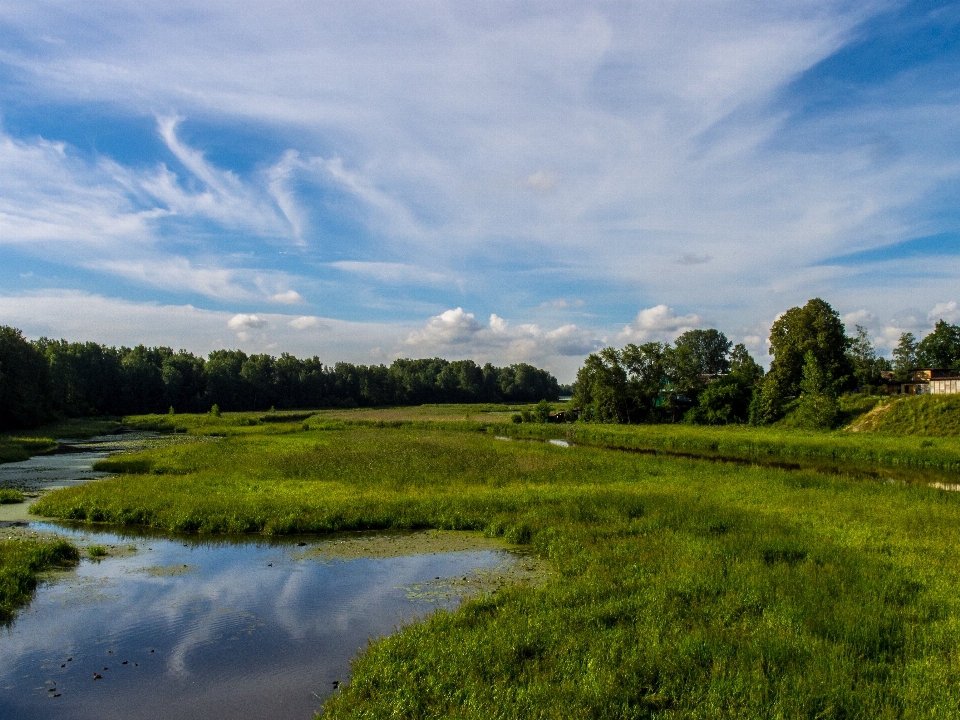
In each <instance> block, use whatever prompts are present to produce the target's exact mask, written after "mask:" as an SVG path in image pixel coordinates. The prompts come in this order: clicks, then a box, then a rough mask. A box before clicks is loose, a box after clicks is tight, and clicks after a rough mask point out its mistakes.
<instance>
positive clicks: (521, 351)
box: [404, 307, 604, 380]
mask: <svg viewBox="0 0 960 720" xmlns="http://www.w3.org/2000/svg"><path fill="white" fill-rule="evenodd" d="M603 342H604V340H603V338H602V337H601V336H600V335H598V333H597V332H596V331H595V330H592V329H585V328H580V327H578V326H576V325H573V324H566V325H562V326H560V327H558V328H555V329H552V330H549V329H544V328H542V327H541V326H540V325H537V324H534V323H522V324H518V325H512V324H511V323H510V322H508V321H507V320H505V319H504V318H502V317H500V316H499V315H497V314H496V313H494V314H492V315H490V320H489V323H488V324H487V325H484V324H483V323H482V322H480V321H478V320H477V319H476V318H475V317H474V316H473V314H472V313H467V312H464V310H463V309H462V308H459V307H458V308H456V309H454V310H447V311H446V312H444V313H441V314H440V315H436V316H434V317H432V318H430V319H429V320H428V321H427V323H426V325H425V326H423V327H422V328H420V329H418V330H415V331H413V332H411V333H409V334H407V336H406V337H405V338H404V345H405V346H406V347H407V348H411V347H412V348H416V352H414V353H413V354H415V355H418V356H425V355H441V356H444V357H448V358H449V357H451V356H456V357H466V358H472V359H474V360H476V361H477V362H496V363H501V364H503V363H514V362H528V363H532V364H535V365H539V366H540V367H544V368H546V369H548V370H551V371H552V372H555V373H558V374H559V375H560V376H562V377H563V378H566V379H567V380H570V379H572V377H573V375H574V374H575V372H576V369H577V368H578V367H579V365H580V362H581V361H582V359H583V357H584V356H586V355H587V354H588V353H590V352H593V351H594V350H596V349H598V348H599V347H601V346H602V345H603Z"/></svg>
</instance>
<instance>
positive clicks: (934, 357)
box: [916, 320, 960, 370]
mask: <svg viewBox="0 0 960 720" xmlns="http://www.w3.org/2000/svg"><path fill="white" fill-rule="evenodd" d="M916 361H917V365H918V367H925V368H950V369H953V370H960V327H957V326H956V325H951V324H950V323H948V322H946V321H945V320H938V321H937V324H936V325H935V326H934V328H933V332H932V333H930V334H929V335H927V336H926V337H925V338H924V339H923V340H921V341H920V342H919V343H918V344H917V358H916Z"/></svg>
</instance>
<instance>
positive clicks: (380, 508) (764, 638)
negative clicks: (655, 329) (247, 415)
mask: <svg viewBox="0 0 960 720" xmlns="http://www.w3.org/2000/svg"><path fill="white" fill-rule="evenodd" d="M461 415H462V413H461ZM221 420H222V422H221V424H220V425H219V426H216V425H214V424H211V423H206V424H205V423H201V421H199V420H188V422H196V426H195V428H194V429H193V430H191V431H192V432H193V431H196V432H201V431H202V432H209V433H216V434H224V435H226V437H224V438H223V439H222V440H219V441H217V442H214V443H203V444H197V445H180V446H172V447H168V448H165V449H160V450H153V451H150V452H147V453H141V454H139V455H125V456H120V457H117V458H113V459H110V460H108V461H106V462H105V463H104V464H106V465H108V466H110V467H112V468H113V469H115V470H127V471H131V472H135V473H137V474H128V475H121V476H119V477H117V478H115V479H111V480H107V481H102V482H97V483H92V484H89V485H86V486H83V487H76V488H68V489H64V490H60V491H57V492H54V493H51V494H49V495H47V496H46V497H44V498H42V499H41V500H40V501H39V502H38V503H37V504H36V505H34V506H33V509H34V512H38V513H40V514H47V515H54V516H59V517H63V518H69V519H74V520H80V521H107V522H114V523H121V524H146V525H151V526H154V527H157V528H165V529H169V530H187V531H199V532H263V533H295V532H296V533H299V532H330V531H337V530H359V529H374V528H427V527H433V528H444V529H477V530H482V531H483V532H485V533H486V534H488V535H491V536H503V537H505V538H507V539H508V540H510V541H512V542H517V543H522V544H523V543H525V544H529V545H530V546H531V548H532V549H534V550H535V551H536V552H538V553H539V554H540V555H542V556H543V557H546V558H548V559H549V560H550V561H551V562H552V563H553V565H554V567H555V569H556V576H555V578H554V579H553V580H551V581H549V582H548V583H547V584H546V585H545V586H543V587H541V588H536V589H531V588H514V589H506V590H500V591H498V592H496V593H494V594H492V595H489V596H486V597H483V598H480V599H478V600H474V601H472V602H469V603H467V604H466V605H465V606H464V607H462V608H461V609H460V610H458V611H457V612H454V613H438V614H435V615H433V616H431V617H429V618H428V619H426V620H425V621H424V622H422V623H418V624H415V625H410V626H408V627H406V628H404V629H403V630H402V631H401V632H399V633H397V634H395V635H393V636H391V637H389V638H386V639H382V640H379V641H377V642H375V643H373V644H372V645H371V646H369V647H368V648H367V650H366V651H365V652H363V653H362V654H361V656H360V657H359V658H358V659H357V661H356V662H355V664H354V667H353V676H352V679H351V681H350V682H349V683H348V684H347V685H346V686H344V687H343V689H342V692H341V693H340V694H338V695H336V696H335V697H333V698H332V699H330V700H329V701H328V703H327V705H326V708H325V715H324V717H328V718H347V717H351V718H381V717H390V718H441V717H451V716H455V717H464V718H484V719H486V718H513V717H530V718H569V717H590V718H653V717H664V718H667V717H669V718H920V717H924V718H928V717H932V718H952V717H956V716H957V714H958V712H960V496H957V495H956V494H953V493H947V492H942V491H938V490H933V489H930V488H928V487H925V486H923V485H910V484H907V485H903V484H887V483H885V482H883V481H879V480H869V479H862V478H857V477H852V476H845V475H837V474H833V475H828V474H822V473H819V472H816V471H813V470H809V471H799V472H789V471H786V470H781V469H776V468H769V467H761V466H742V465H735V464H725V463H708V462H701V461H692V460H685V459H681V458H673V457H665V456H651V455H644V454H639V453H627V452H616V451H611V450H608V449H605V448H603V447H577V448H573V449H564V448H559V447H555V446H552V445H548V444H546V443H531V442H519V441H513V442H505V441H500V440H495V439H494V438H493V437H492V435H493V433H489V432H482V433H481V432H476V429H477V428H476V424H475V422H474V421H467V420H462V421H461V420H459V419H457V420H456V422H453V421H451V422H450V425H449V429H443V426H442V425H439V424H435V425H431V424H430V423H431V422H433V421H432V420H429V419H420V420H417V421H415V422H413V421H407V422H405V421H403V420H398V419H385V418H380V419H371V420H370V422H366V421H364V422H362V423H351V422H348V421H345V420H344V419H343V418H342V417H336V416H334V417H330V416H326V417H324V416H323V415H320V416H316V417H315V418H311V419H310V420H309V421H308V424H309V425H310V426H311V427H313V426H314V424H316V426H317V428H318V429H316V430H310V431H303V430H301V429H300V428H301V425H300V422H295V423H290V424H284V423H269V424H267V425H259V426H242V425H239V424H236V425H231V424H230V423H232V422H233V420H232V419H231V418H230V417H229V416H226V415H225V416H224V418H222V419H221ZM177 422H178V423H179V422H181V416H177ZM376 423H379V424H380V425H382V427H377V426H376ZM480 427H481V428H482V424H481V425H480ZM493 427H494V428H495V427H496V426H493ZM521 427H522V428H524V429H525V430H526V431H531V432H532V431H533V430H535V429H536V428H533V427H531V426H526V425H524V426H521ZM567 429H568V428H560V430H561V431H566V430H567ZM574 429H576V430H577V431H578V432H583V433H585V434H584V435H582V436H580V437H583V438H586V439H589V438H593V439H595V440H596V441H597V443H598V444H603V443H609V444H625V443H629V442H633V443H641V442H648V441H649V438H650V435H649V434H648V435H644V434H640V435H636V434H635V430H634V429H633V428H626V429H621V428H612V427H602V426H583V427H582V428H581V427H576V426H575V428H574ZM547 430H556V428H549V427H547V428H540V430H539V431H540V432H546V431H547ZM691 430H697V431H699V432H700V433H701V434H702V438H701V440H699V441H697V442H701V443H706V444H707V445H709V444H712V443H718V447H717V448H715V449H714V450H720V449H724V448H727V447H733V448H740V449H742V448H744V447H746V448H750V449H751V452H755V451H756V450H755V449H756V448H766V447H768V445H772V444H774V443H775V442H776V441H777V440H776V439H777V438H780V441H781V442H788V443H790V444H791V447H793V448H794V449H795V450H796V449H797V448H800V449H802V448H805V447H808V446H812V445H814V444H815V438H814V436H813V435H812V434H811V435H809V436H808V435H803V434H796V433H793V434H787V433H781V434H780V435H777V434H776V433H774V432H773V431H771V433H770V434H759V435H757V436H756V437H754V439H753V440H751V439H750V437H749V432H750V431H748V430H744V431H743V433H742V434H741V432H740V431H739V430H738V431H736V432H717V433H716V434H714V433H713V431H712V430H711V431H707V430H704V429H697V428H694V429H690V428H683V429H679V428H654V429H652V430H651V432H653V433H654V435H653V437H654V438H655V439H656V442H659V443H661V444H665V443H670V442H672V443H675V444H676V443H679V442H682V443H686V445H684V447H689V446H690V445H691V444H692V443H694V441H695V440H696V438H697V435H696V433H693V432H691ZM724 430H726V429H724ZM227 431H229V432H227ZM611 433H612V434H611ZM631 433H634V434H631ZM673 433H677V434H673ZM631 437H632V438H634V439H633V440H630V439H629V438H631ZM819 437H820V438H821V440H823V441H825V442H827V443H828V445H830V446H831V447H834V448H835V449H836V448H839V449H840V450H842V451H843V452H845V453H847V454H848V455H849V454H851V453H852V452H853V451H852V450H851V449H850V448H852V447H854V446H853V445H849V446H848V445H847V444H846V443H847V442H848V439H847V438H846V437H845V436H842V435H840V434H826V435H821V436H819ZM850 437H851V439H850V442H855V441H860V442H862V443H866V445H865V447H866V448H867V449H868V450H869V452H867V451H863V452H865V453H867V456H869V454H870V453H873V454H876V453H877V452H879V451H880V450H883V451H884V452H886V451H887V450H889V448H887V446H885V445H883V444H882V443H880V444H879V445H878V444H870V443H875V442H877V438H873V437H872V436H864V435H859V436H850ZM625 438H626V439H625ZM880 439H881V440H882V438H880ZM937 442H939V441H937ZM723 443H728V445H723ZM918 443H919V440H918ZM721 446H722V447H721ZM951 448H952V449H953V450H951V451H955V450H956V448H955V446H954V445H951V444H948V446H947V448H946V449H945V450H944V452H946V450H950V449H951ZM926 449H927V450H930V449H931V448H926ZM932 449H933V450H936V448H932ZM907 450H908V451H909V452H913V449H912V446H909V444H908V448H907ZM918 451H919V450H918ZM767 454H770V455H775V453H773V451H767Z"/></svg>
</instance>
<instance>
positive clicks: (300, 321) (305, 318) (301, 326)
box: [287, 315, 324, 330]
mask: <svg viewBox="0 0 960 720" xmlns="http://www.w3.org/2000/svg"><path fill="white" fill-rule="evenodd" d="M287 325H289V326H290V327H292V328H296V329H297V330H308V329H311V328H321V327H324V322H323V320H321V319H320V318H318V317H316V316H313V315H301V316H300V317H298V318H294V319H293V320H291V321H290V322H288V323H287Z"/></svg>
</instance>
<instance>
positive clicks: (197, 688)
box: [0, 433, 520, 720]
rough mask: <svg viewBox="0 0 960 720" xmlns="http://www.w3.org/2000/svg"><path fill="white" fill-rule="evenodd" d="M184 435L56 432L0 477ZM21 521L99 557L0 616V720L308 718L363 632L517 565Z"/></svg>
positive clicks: (52, 469) (56, 477)
mask: <svg viewBox="0 0 960 720" xmlns="http://www.w3.org/2000/svg"><path fill="white" fill-rule="evenodd" d="M183 441H191V439H190V438H183V437H172V436H163V437H160V436H157V435H156V434H152V433H139V434H130V435H125V436H120V437H117V436H106V437H102V438H92V439H91V440H88V441H83V442H82V443H81V442H71V441H63V442H62V443H61V449H62V450H65V452H61V453H58V454H54V455H45V456H40V457H34V458H31V459H30V460H26V461H24V462H20V463H9V464H6V465H0V487H15V488H18V489H21V490H24V491H27V492H34V493H35V492H37V491H42V490H48V489H52V488H55V487H64V486H69V485H76V484H81V483H84V482H90V481H92V480H97V479H99V478H103V477H106V476H107V475H108V474H107V473H102V472H95V471H94V470H93V469H92V464H93V463H94V462H95V461H96V460H98V459H100V458H103V457H106V456H107V455H109V454H112V453H115V452H128V451H132V450H138V449H141V448H143V447H149V446H152V445H157V444H167V443H170V442H183ZM193 441H195V440H193ZM2 507H4V508H15V509H17V508H19V510H18V511H19V512H20V513H21V514H22V517H19V516H18V517H17V518H16V519H12V521H11V520H8V521H6V522H0V532H3V530H2V526H4V525H8V526H9V525H24V524H26V521H27V519H28V518H29V516H27V515H26V513H25V507H24V506H22V505H21V506H2ZM30 528H31V529H34V530H39V531H53V532H57V533H58V534H60V535H62V536H66V537H67V538H68V539H72V540H76V541H79V542H80V543H81V544H100V545H103V546H105V547H106V548H107V549H108V553H109V555H110V557H108V558H107V559H105V560H102V561H99V562H97V561H92V560H89V559H84V560H83V561H82V562H81V564H80V566H79V567H78V568H77V569H76V571H73V572H70V573H67V574H65V575H64V576H62V577H58V578H55V579H54V580H53V581H52V582H47V583H42V584H41V585H40V587H39V588H38V590H37V593H36V595H35V597H34V598H33V600H32V601H31V602H30V603H29V605H27V606H26V607H25V608H22V609H21V611H20V612H19V613H18V615H17V616H16V618H15V620H14V622H13V623H12V624H11V625H10V626H9V627H6V628H3V629H0V718H4V719H5V718H18V720H33V719H41V718H51V719H53V718H58V719H59V718H64V717H69V718H77V719H78V720H81V719H83V718H96V719H97V720H106V719H109V718H118V719H119V718H123V719H124V720H137V719H138V718H144V719H147V718H149V719H151V720H154V719H157V718H169V717H176V718H184V719H189V718H203V719H204V720H216V719H217V718H230V719H231V720H244V719H245V718H250V719H251V720H252V719H254V718H276V717H284V718H303V719H304V720H309V719H310V718H312V717H313V714H314V713H315V712H316V711H317V710H319V709H320V706H321V704H322V702H323V700H324V699H325V698H326V697H328V696H329V695H330V693H332V692H336V689H335V687H336V684H337V683H339V682H343V681H346V680H347V679H348V674H349V664H350V659H351V658H353V657H355V656H356V655H357V653H358V651H359V650H360V649H362V648H363V647H365V646H366V644H367V642H368V641H369V640H371V639H375V638H377V637H380V636H383V635H386V634H389V633H391V632H393V631H394V630H396V629H397V628H398V626H400V625H402V624H404V623H407V622H411V621H413V620H414V619H416V618H421V617H423V616H425V615H426V614H428V613H430V612H434V611H436V610H437V609H438V608H446V609H453V608H455V607H456V606H457V605H458V604H459V603H460V602H461V601H462V600H463V598H465V597H468V596H469V595H471V594H473V593H476V592H478V591H484V590H486V589H488V588H490V587H491V583H490V578H491V577H492V578H497V577H499V576H502V575H503V574H504V573H509V572H512V569H513V568H516V567H517V566H518V565H519V563H520V558H519V557H518V556H516V555H513V554H511V553H508V552H505V551H498V550H470V551H460V552H440V553H437V552H434V553H430V554H410V555H407V556H401V557H380V558H369V557H367V558H359V559H350V560H338V559H331V558H332V557H336V555H337V551H336V550H335V551H333V552H331V553H329V554H326V555H325V554H323V552H318V551H322V549H323V548H327V547H333V546H334V545H336V544H337V543H342V540H339V539H336V538H334V539H328V540H325V541H321V540H320V539H318V538H316V537H301V538H284V539H282V540H278V541H272V542H267V541H266V540H264V539H263V538H260V539H259V541H258V540H257V539H250V538H242V539H232V540H231V539H223V538H221V539H218V540H210V539H203V540H201V539H199V538H197V537H195V536H187V537H173V536H169V535H163V534H157V533H140V534H123V535H121V534H117V533H115V532H100V531H91V530H89V529H78V528H71V527H69V526H65V525H59V524H53V523H40V522H32V523H30ZM394 540H395V538H394V539H391V540H390V542H391V543H392V542H393V541H394ZM325 543H329V544H325ZM408 546H409V544H408ZM386 554H388V555H389V554H391V553H389V552H388V553H386Z"/></svg>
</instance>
